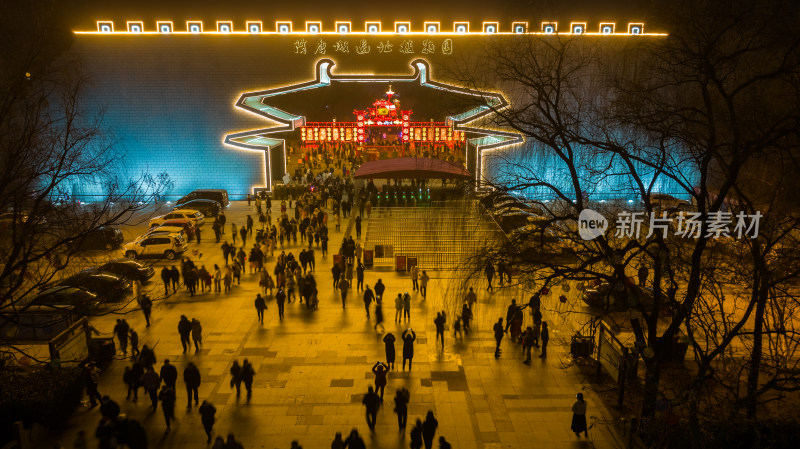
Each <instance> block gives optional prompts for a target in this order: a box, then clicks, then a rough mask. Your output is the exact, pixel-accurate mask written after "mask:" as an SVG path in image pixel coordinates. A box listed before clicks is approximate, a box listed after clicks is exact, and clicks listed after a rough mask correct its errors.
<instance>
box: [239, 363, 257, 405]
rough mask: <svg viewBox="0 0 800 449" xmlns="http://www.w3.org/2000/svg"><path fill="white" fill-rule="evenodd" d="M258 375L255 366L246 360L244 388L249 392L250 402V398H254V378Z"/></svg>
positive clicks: (243, 366)
mask: <svg viewBox="0 0 800 449" xmlns="http://www.w3.org/2000/svg"><path fill="white" fill-rule="evenodd" d="M255 375H256V371H255V370H254V369H253V365H251V364H250V362H248V361H247V359H244V362H242V382H244V388H245V389H246V390H247V400H248V401H249V400H250V397H252V396H253V376H255Z"/></svg>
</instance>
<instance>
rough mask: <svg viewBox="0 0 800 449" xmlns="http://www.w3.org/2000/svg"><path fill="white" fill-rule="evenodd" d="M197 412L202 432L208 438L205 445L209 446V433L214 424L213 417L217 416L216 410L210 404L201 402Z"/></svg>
mask: <svg viewBox="0 0 800 449" xmlns="http://www.w3.org/2000/svg"><path fill="white" fill-rule="evenodd" d="M197 411H198V412H200V422H202V423H203V430H205V431H206V436H208V439H207V440H206V444H210V443H211V432H212V431H213V430H214V422H215V421H216V417H215V416H214V415H216V414H217V408H216V407H214V406H213V405H212V404H211V403H210V402H208V401H203V403H202V404H201V405H200V408H199V409H197Z"/></svg>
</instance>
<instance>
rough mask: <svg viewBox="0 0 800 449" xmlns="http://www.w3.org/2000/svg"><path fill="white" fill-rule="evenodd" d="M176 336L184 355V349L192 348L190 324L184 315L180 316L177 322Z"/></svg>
mask: <svg viewBox="0 0 800 449" xmlns="http://www.w3.org/2000/svg"><path fill="white" fill-rule="evenodd" d="M178 334H179V335H180V336H181V345H182V346H183V352H184V354H185V353H186V348H187V347H191V346H192V341H191V337H192V322H191V321H189V318H187V317H186V315H181V319H180V321H178Z"/></svg>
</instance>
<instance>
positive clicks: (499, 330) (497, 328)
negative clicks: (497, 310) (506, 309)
mask: <svg viewBox="0 0 800 449" xmlns="http://www.w3.org/2000/svg"><path fill="white" fill-rule="evenodd" d="M504 335H505V330H504V329H503V319H502V318H500V319H498V320H497V322H496V323H494V339H495V341H496V342H497V346H496V347H495V348H494V358H496V359H499V358H500V343H501V342H502V341H503V336H504Z"/></svg>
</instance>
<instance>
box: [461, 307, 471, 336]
mask: <svg viewBox="0 0 800 449" xmlns="http://www.w3.org/2000/svg"><path fill="white" fill-rule="evenodd" d="M470 320H472V309H470V308H469V306H467V304H466V303H464V304H463V305H462V306H461V321H462V322H463V323H464V335H469V322H470Z"/></svg>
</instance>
